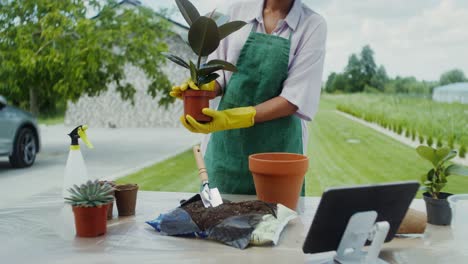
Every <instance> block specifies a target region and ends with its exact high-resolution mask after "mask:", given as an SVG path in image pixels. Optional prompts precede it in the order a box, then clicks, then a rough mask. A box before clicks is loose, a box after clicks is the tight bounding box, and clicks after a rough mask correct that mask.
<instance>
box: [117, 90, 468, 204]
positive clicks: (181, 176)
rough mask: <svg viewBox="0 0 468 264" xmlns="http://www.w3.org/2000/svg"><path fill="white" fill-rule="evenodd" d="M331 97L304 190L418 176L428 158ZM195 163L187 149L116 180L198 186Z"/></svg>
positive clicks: (455, 181)
mask: <svg viewBox="0 0 468 264" xmlns="http://www.w3.org/2000/svg"><path fill="white" fill-rule="evenodd" d="M335 102H336V101H335V100H334V98H333V97H323V98H322V100H321V106H320V111H319V113H318V115H317V116H316V118H315V121H314V122H313V123H311V127H310V139H309V146H308V152H309V153H308V155H309V157H310V161H311V163H310V170H309V172H308V173H307V175H306V194H307V195H308V196H317V195H320V194H321V193H322V191H323V190H324V189H325V188H327V187H332V186H346V185H354V184H368V183H381V182H391V181H399V180H419V178H420V176H421V175H422V174H423V173H425V172H427V171H428V170H429V168H430V164H429V163H427V162H425V161H424V160H422V159H421V158H419V156H418V155H417V154H416V152H415V150H414V149H412V148H410V147H407V146H406V145H403V144H401V143H399V142H398V141H396V140H394V139H392V138H390V137H388V136H385V135H383V134H381V133H379V132H376V131H374V130H372V129H370V128H368V127H366V126H363V125H361V124H358V123H356V122H354V121H351V120H349V119H347V118H345V117H343V116H342V115H339V114H337V113H336V111H335V107H336V104H335ZM196 172H197V169H196V165H195V161H194V159H193V155H192V152H191V150H190V151H187V152H184V153H182V154H180V155H178V156H176V157H173V158H170V159H168V160H166V161H163V162H161V163H158V164H155V165H154V166H152V167H149V168H146V169H143V170H142V171H139V172H137V173H135V174H132V175H129V176H127V177H124V178H122V179H119V180H118V182H120V183H127V182H133V183H138V184H140V186H141V188H142V189H143V190H153V191H188V192H195V191H197V190H198V186H199V185H198V181H197V175H196ZM451 177H452V178H451V179H450V180H449V183H448V187H447V188H446V189H445V190H446V191H449V192H453V193H467V192H468V177H464V178H463V177H458V176H451Z"/></svg>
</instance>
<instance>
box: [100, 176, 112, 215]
mask: <svg viewBox="0 0 468 264" xmlns="http://www.w3.org/2000/svg"><path fill="white" fill-rule="evenodd" d="M99 183H100V184H101V185H102V184H105V183H107V184H109V185H110V186H112V188H115V185H116V184H115V182H113V181H99ZM109 194H110V195H112V196H114V201H115V191H112V192H111V193H109ZM114 201H112V202H111V203H109V207H108V208H107V220H111V219H112V211H113V210H114Z"/></svg>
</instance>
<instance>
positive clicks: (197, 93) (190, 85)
mask: <svg viewBox="0 0 468 264" xmlns="http://www.w3.org/2000/svg"><path fill="white" fill-rule="evenodd" d="M176 3H177V6H178V8H179V10H180V12H181V14H182V16H183V17H184V19H185V20H186V21H187V23H188V25H189V27H190V28H189V31H188V41H187V42H188V45H189V46H190V48H191V49H192V50H193V52H194V53H195V54H196V55H197V56H198V60H197V62H192V61H191V60H188V59H183V58H180V57H178V56H176V55H174V54H170V53H164V55H165V56H166V57H167V58H168V59H169V60H171V61H172V62H174V63H176V64H177V65H179V66H181V67H184V68H185V69H187V70H188V71H189V72H190V80H189V81H188V82H187V83H184V84H183V85H181V86H180V87H174V88H173V91H172V93H171V95H173V96H175V97H183V100H184V116H186V115H191V116H192V117H193V118H195V120H197V121H199V122H209V121H211V117H209V116H206V115H204V114H203V113H202V109H203V108H207V107H209V100H211V99H213V98H215V97H216V91H215V83H214V81H215V80H216V79H217V78H218V77H219V74H217V73H216V71H219V70H224V71H232V72H235V71H237V68H236V66H235V65H233V64H231V63H229V62H227V61H223V60H211V61H208V62H206V63H203V64H202V61H204V58H205V57H206V56H208V55H209V54H211V53H212V52H213V51H215V50H216V49H217V48H218V46H219V44H220V42H221V40H222V39H224V38H225V37H227V36H228V35H230V34H232V33H233V32H235V31H237V30H239V29H240V28H242V27H243V26H244V25H245V24H246V23H245V22H243V21H232V22H227V20H229V19H228V18H227V17H226V16H224V15H222V14H220V13H217V12H214V11H213V12H211V13H210V14H207V15H205V16H200V13H199V12H198V10H197V9H196V8H195V6H193V5H192V3H190V1H188V0H176ZM226 22H227V23H226Z"/></svg>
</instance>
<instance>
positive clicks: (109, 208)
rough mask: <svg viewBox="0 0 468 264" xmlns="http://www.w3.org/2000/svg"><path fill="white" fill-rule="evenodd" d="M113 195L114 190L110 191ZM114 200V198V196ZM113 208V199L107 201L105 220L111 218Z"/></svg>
mask: <svg viewBox="0 0 468 264" xmlns="http://www.w3.org/2000/svg"><path fill="white" fill-rule="evenodd" d="M112 195H114V192H112ZM114 200H115V198H114ZM113 210H114V201H112V202H110V203H109V207H108V208H107V220H112V211H113Z"/></svg>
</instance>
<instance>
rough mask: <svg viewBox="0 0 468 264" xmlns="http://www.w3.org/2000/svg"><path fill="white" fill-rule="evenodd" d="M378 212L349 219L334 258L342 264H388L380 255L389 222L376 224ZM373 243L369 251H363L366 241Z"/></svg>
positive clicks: (356, 215)
mask: <svg viewBox="0 0 468 264" xmlns="http://www.w3.org/2000/svg"><path fill="white" fill-rule="evenodd" d="M376 219H377V212H375V211H368V212H360V213H356V214H354V215H353V216H351V218H350V219H349V222H348V225H347V226H346V230H345V232H344V234H343V237H342V238H341V242H340V245H339V246H338V250H337V251H336V256H335V257H334V260H335V262H338V263H341V264H358V263H359V264H364V263H365V264H386V263H387V262H385V261H384V260H382V259H379V253H380V250H381V249H382V245H383V243H384V242H385V238H386V237H387V233H388V230H389V229H390V225H389V223H388V222H377V223H376V222H375V220H376ZM367 240H369V241H372V244H371V245H370V247H369V249H368V250H367V251H363V248H364V246H365V245H366V241H367Z"/></svg>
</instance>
